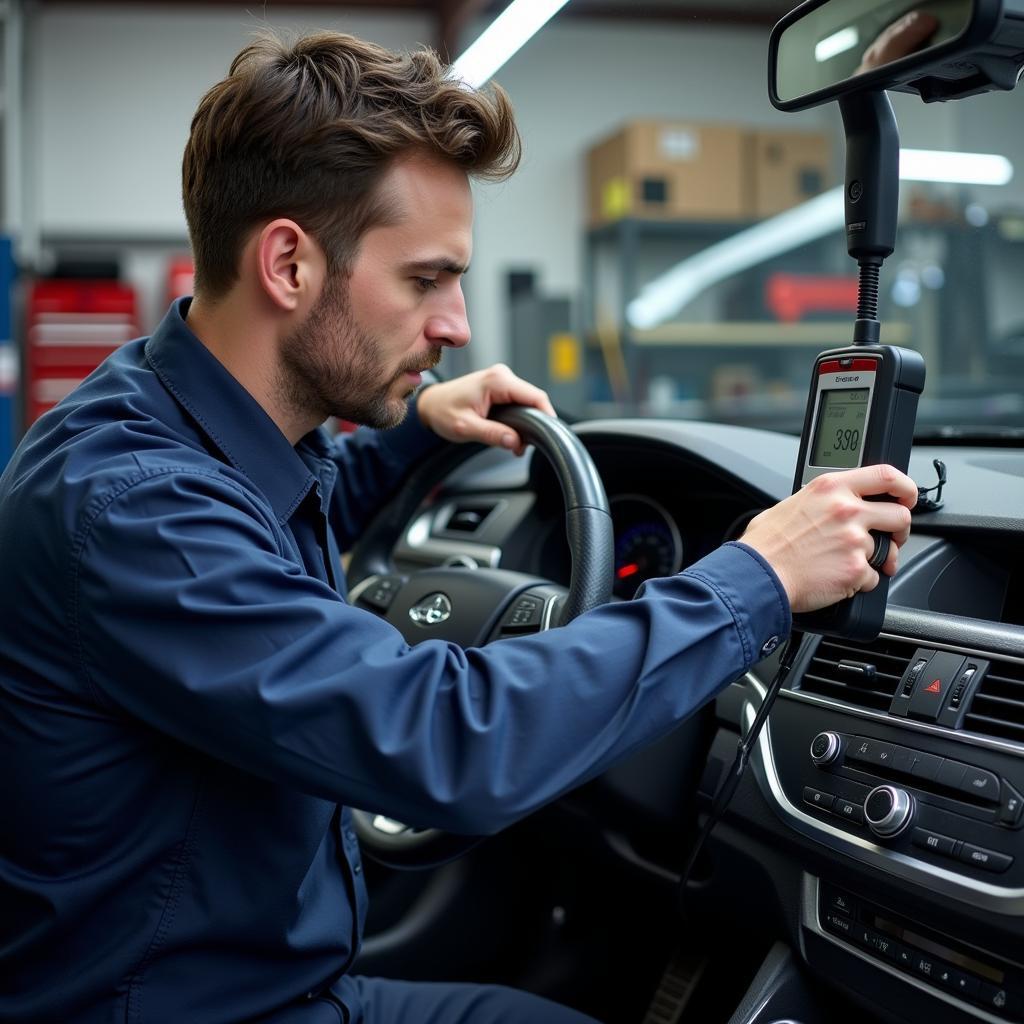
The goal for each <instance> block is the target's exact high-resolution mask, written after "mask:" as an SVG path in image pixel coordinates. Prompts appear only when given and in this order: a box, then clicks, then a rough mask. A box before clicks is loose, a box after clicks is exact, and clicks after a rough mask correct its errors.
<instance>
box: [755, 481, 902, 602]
mask: <svg viewBox="0 0 1024 1024" xmlns="http://www.w3.org/2000/svg"><path fill="white" fill-rule="evenodd" d="M875 494H887V495H890V496H891V497H892V498H893V499H894V500H892V501H867V500H865V498H866V497H867V496H868V495H875ZM916 502H917V484H915V483H914V481H913V480H911V479H910V477H908V476H907V475H906V474H905V473H901V472H900V471H899V470H898V469H894V468H893V467H892V466H862V467H861V468H860V469H850V470H846V471H844V472H837V473H826V474H824V475H823V476H819V477H816V478H815V479H814V480H812V481H811V482H810V483H809V484H807V485H806V486H805V487H803V488H801V489H800V490H799V491H797V492H796V494H793V495H791V496H790V497H788V498H786V499H785V500H784V501H780V502H779V504H778V505H775V506H773V507H772V508H770V509H768V510H767V511H765V512H762V513H761V514H760V515H759V516H757V517H755V518H754V519H753V520H751V523H750V525H749V526H748V527H747V530H746V532H745V533H744V534H743V536H742V537H741V538H740V540H741V542H742V543H744V544H748V545H749V546H750V547H752V548H753V549H754V550H755V551H757V552H758V553H759V554H761V555H762V556H763V557H764V558H765V560H766V561H767V562H768V564H769V565H771V567H772V568H773V569H774V570H775V572H776V575H777V576H778V577H779V580H780V582H781V583H782V586H783V588H784V589H785V591H786V593H787V595H788V596H789V603H790V607H791V608H792V610H793V612H811V611H816V610H817V609H818V608H824V607H827V606H828V605H831V604H835V603H836V602H837V601H841V600H843V599H844V598H847V597H852V596H853V595H854V594H855V593H857V592H858V591H861V590H863V591H868V590H873V589H874V588H875V587H876V586H878V573H877V572H876V571H875V570H874V569H872V568H871V566H870V565H868V559H869V558H870V557H871V555H872V553H873V551H874V547H875V538H874V537H873V536H872V535H871V533H870V532H869V531H871V530H880V531H881V532H883V533H890V534H892V543H891V544H890V546H889V557H888V558H887V559H886V561H885V564H884V565H883V566H882V572H884V573H886V575H888V576H892V575H893V574H894V573H895V572H896V559H897V555H898V552H899V548H900V547H901V546H902V545H903V544H905V543H906V540H907V537H908V536H909V534H910V510H911V509H912V508H913V507H914V505H915V504H916Z"/></svg>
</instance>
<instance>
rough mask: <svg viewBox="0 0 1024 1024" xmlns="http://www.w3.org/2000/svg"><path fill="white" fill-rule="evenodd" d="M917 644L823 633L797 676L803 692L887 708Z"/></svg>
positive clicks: (881, 709) (873, 707) (871, 706)
mask: <svg viewBox="0 0 1024 1024" xmlns="http://www.w3.org/2000/svg"><path fill="white" fill-rule="evenodd" d="M915 650H917V648H916V647H915V646H914V645H913V644H912V643H910V642H908V641H903V640H887V639H885V638H879V639H878V640H874V641H872V642H871V643H869V644H859V643H855V642H854V641H852V640H833V639H831V638H830V637H824V638H823V639H822V641H821V643H819V644H818V647H817V649H816V650H815V652H814V657H812V658H811V663H810V665H808V666H807V671H806V672H805V673H804V674H803V677H802V678H801V679H800V689H801V690H802V691H803V692H804V693H816V694H818V695H819V696H822V697H831V698H832V699H834V700H842V701H845V702H846V703H847V704H856V705H857V707H861V708H870V709H871V710H873V711H888V710H889V705H890V704H891V703H892V698H893V696H894V695H895V693H896V688H897V687H898V686H899V683H900V679H901V678H902V677H903V673H904V672H905V671H906V670H907V665H909V664H910V659H911V658H912V657H913V656H914V651H915Z"/></svg>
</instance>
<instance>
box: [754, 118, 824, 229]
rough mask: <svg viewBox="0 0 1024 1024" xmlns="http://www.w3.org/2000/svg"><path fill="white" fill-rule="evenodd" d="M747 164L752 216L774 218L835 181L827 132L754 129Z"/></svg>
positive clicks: (755, 217) (755, 218)
mask: <svg viewBox="0 0 1024 1024" xmlns="http://www.w3.org/2000/svg"><path fill="white" fill-rule="evenodd" d="M744 165H745V168H746V173H747V174H748V176H749V177H748V192H749V207H748V215H749V216H750V217H751V218H752V219H754V220H758V219H760V218H762V217H770V216H772V214H775V213H781V212H782V211H783V210H788V209H789V208H790V207H791V206H796V205H797V204H798V203H803V202H806V201H807V200H808V199H813V198H814V196H816V195H818V194H819V193H821V192H824V191H825V189H827V188H828V187H829V186H830V185H832V184H833V178H834V174H833V153H832V141H831V139H830V137H829V136H828V135H826V134H825V133H824V132H775V131H751V132H750V133H749V135H748V139H747V151H746V154H745V159H744Z"/></svg>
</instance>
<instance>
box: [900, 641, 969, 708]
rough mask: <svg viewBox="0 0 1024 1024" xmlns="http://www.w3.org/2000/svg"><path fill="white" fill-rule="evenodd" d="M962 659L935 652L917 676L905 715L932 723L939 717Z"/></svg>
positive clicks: (958, 673)
mask: <svg viewBox="0 0 1024 1024" xmlns="http://www.w3.org/2000/svg"><path fill="white" fill-rule="evenodd" d="M963 664H964V658H963V657H962V656H961V655H959V654H953V653H952V652H950V651H937V652H936V654H935V655H934V656H933V657H932V659H931V661H929V662H928V666H927V668H925V670H924V671H923V672H922V673H921V675H920V676H919V678H918V680H917V683H916V685H915V686H914V692H913V693H912V694H911V696H910V705H909V707H908V708H907V714H908V715H910V716H911V717H912V718H927V719H928V720H929V721H932V722H934V721H935V720H936V719H937V718H938V717H939V711H941V710H942V706H943V704H945V703H946V698H947V697H948V696H949V692H950V690H952V688H953V681H954V680H955V679H956V678H957V677H958V676H959V675H960V669H961V668H962V667H963Z"/></svg>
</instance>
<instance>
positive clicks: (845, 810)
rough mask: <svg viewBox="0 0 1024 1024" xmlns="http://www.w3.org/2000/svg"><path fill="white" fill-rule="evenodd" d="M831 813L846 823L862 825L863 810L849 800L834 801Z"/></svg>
mask: <svg viewBox="0 0 1024 1024" xmlns="http://www.w3.org/2000/svg"><path fill="white" fill-rule="evenodd" d="M832 813H833V814H835V815H837V816H838V817H840V818H845V819H846V820H847V821H853V822H856V823H857V824H858V825H862V824H863V823H864V808H863V807H862V806H861V805H860V804H855V803H853V802H852V801H850V800H838V799H837V800H836V802H835V805H834V806H833V808H832Z"/></svg>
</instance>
